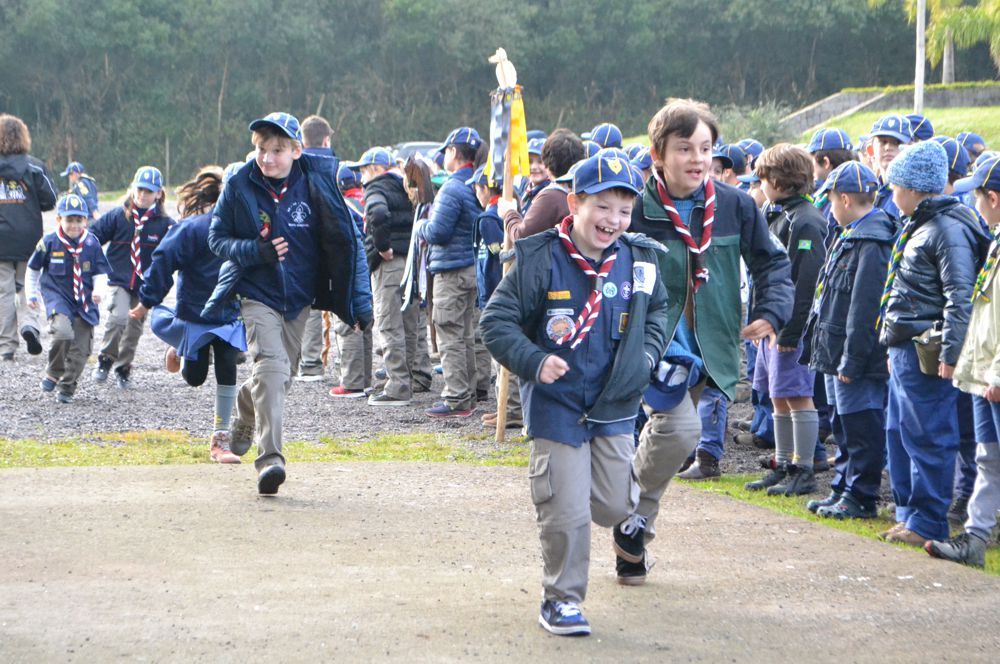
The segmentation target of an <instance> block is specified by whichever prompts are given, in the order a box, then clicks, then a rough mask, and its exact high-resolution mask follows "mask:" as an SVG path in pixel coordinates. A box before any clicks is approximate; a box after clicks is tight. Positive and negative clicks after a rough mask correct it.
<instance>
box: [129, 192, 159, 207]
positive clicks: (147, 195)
mask: <svg viewBox="0 0 1000 664" xmlns="http://www.w3.org/2000/svg"><path fill="white" fill-rule="evenodd" d="M155 202H156V192H155V191H150V190H149V189H145V188H144V187H136V188H135V189H133V190H132V204H133V205H135V206H136V207H137V208H140V209H142V210H146V209H149V208H151V207H153V203H155Z"/></svg>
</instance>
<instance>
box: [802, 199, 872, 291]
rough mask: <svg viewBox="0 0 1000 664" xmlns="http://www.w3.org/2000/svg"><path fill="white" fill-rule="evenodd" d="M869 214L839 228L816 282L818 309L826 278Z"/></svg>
mask: <svg viewBox="0 0 1000 664" xmlns="http://www.w3.org/2000/svg"><path fill="white" fill-rule="evenodd" d="M869 214H871V212H869V213H868V214H866V215H865V216H863V217H861V218H860V219H856V220H854V221H853V222H851V223H850V224H848V225H847V226H844V227H842V228H840V229H839V232H838V233H837V239H836V240H834V241H833V246H832V247H831V248H830V255H829V256H828V257H827V259H826V263H825V264H824V265H823V271H822V272H820V275H819V281H817V283H816V296H815V302H816V307H817V309H818V308H819V300H820V297H821V296H822V295H823V290H824V289H825V287H826V280H827V279H828V278H829V277H830V273H831V272H833V269H834V266H835V265H836V264H837V262H838V261H839V260H840V257H841V256H842V255H843V254H844V249H846V248H847V247H846V245H847V241H848V240H849V239H851V236H852V235H853V234H854V231H856V230H857V229H858V226H860V225H861V222H862V221H864V220H865V219H867V218H868V215H869Z"/></svg>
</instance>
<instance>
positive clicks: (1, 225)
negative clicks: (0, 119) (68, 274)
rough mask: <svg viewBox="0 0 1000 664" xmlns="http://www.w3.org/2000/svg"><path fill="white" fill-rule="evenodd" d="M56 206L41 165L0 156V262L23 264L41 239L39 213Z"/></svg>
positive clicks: (21, 156)
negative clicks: (19, 262) (20, 262)
mask: <svg viewBox="0 0 1000 664" xmlns="http://www.w3.org/2000/svg"><path fill="white" fill-rule="evenodd" d="M55 206H56V188H55V185H53V184H52V178H51V177H50V176H49V172H48V171H47V170H46V169H45V165H44V164H42V162H41V161H39V160H38V159H35V158H34V157H32V156H30V155H26V154H11V155H4V156H0V261H26V260H28V257H29V256H31V254H32V252H33V251H34V250H35V245H37V244H38V241H39V240H41V239H42V212H45V211H47V210H51V209H52V208H54V207H55Z"/></svg>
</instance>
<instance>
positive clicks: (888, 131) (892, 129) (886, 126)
mask: <svg viewBox="0 0 1000 664" xmlns="http://www.w3.org/2000/svg"><path fill="white" fill-rule="evenodd" d="M868 136H869V137H870V138H875V137H876V136H888V137H890V138H895V139H896V140H897V141H899V142H900V143H909V142H910V141H911V140H913V130H912V129H911V128H910V121H909V120H907V119H906V116H903V115H885V116H883V117H881V118H879V119H878V120H876V121H875V124H873V125H872V130H871V131H870V132H868Z"/></svg>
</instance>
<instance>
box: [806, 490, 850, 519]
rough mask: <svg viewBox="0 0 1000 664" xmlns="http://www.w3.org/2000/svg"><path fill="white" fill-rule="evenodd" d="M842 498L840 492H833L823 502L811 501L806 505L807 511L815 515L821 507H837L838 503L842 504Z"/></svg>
mask: <svg viewBox="0 0 1000 664" xmlns="http://www.w3.org/2000/svg"><path fill="white" fill-rule="evenodd" d="M840 496H841V494H840V492H839V491H831V492H830V495H829V496H827V497H826V498H824V499H822V500H810V501H809V502H808V503H806V509H807V510H809V511H810V512H812V513H813V514H815V513H816V510H818V509H819V508H821V507H830V506H831V505H836V504H837V503H838V502H840Z"/></svg>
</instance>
